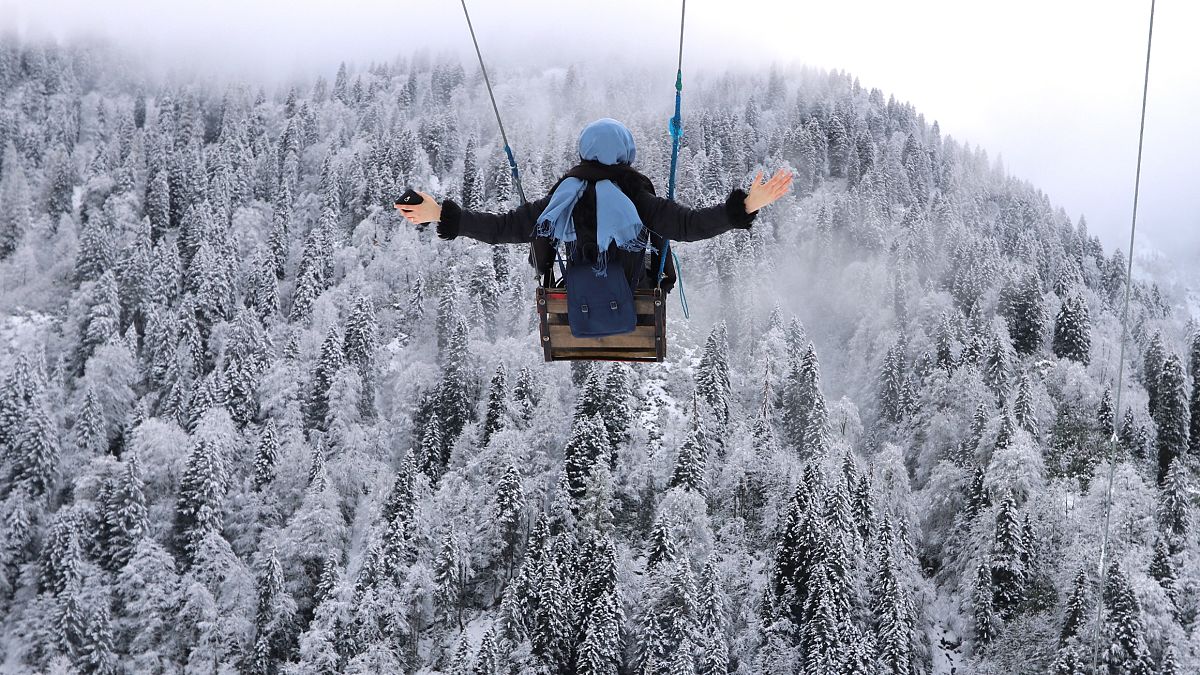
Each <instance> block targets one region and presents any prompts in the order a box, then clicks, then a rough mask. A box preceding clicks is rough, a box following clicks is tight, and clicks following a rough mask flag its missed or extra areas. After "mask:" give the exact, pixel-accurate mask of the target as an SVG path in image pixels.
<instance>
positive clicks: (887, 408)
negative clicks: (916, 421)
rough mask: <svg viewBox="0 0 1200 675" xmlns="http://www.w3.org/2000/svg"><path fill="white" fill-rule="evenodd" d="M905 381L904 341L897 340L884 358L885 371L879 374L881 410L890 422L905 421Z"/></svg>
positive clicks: (906, 408) (906, 409)
mask: <svg viewBox="0 0 1200 675" xmlns="http://www.w3.org/2000/svg"><path fill="white" fill-rule="evenodd" d="M904 383H905V377H904V343H903V341H902V340H897V341H896V343H895V344H893V345H892V348H891V349H889V350H888V353H887V356H885V357H884V358H883V371H882V372H881V373H880V374H879V412H880V414H881V415H882V416H883V418H884V419H885V420H887V421H889V422H892V423H897V422H901V421H903V420H904V418H905V415H906V413H907V412H908V406H907V405H906V403H905V400H904V398H905V391H904Z"/></svg>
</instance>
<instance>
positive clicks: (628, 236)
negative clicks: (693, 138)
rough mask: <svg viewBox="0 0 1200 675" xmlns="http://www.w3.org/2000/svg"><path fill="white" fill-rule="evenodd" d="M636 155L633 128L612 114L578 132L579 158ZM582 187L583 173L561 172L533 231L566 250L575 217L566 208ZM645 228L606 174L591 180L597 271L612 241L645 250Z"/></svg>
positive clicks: (622, 160) (621, 159) (607, 160)
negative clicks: (579, 175) (576, 175)
mask: <svg viewBox="0 0 1200 675" xmlns="http://www.w3.org/2000/svg"><path fill="white" fill-rule="evenodd" d="M636 157H637V146H635V145H634V142H633V134H631V133H629V129H627V128H625V125H624V124H621V123H620V122H618V121H616V120H614V119H609V118H607V117H606V118H604V119H600V120H596V121H595V122H592V123H591V124H589V125H587V126H586V127H584V128H583V131H582V132H581V133H580V134H579V158H580V159H583V160H592V161H595V162H600V163H601V164H607V165H610V166H611V165H613V164H625V165H629V164H632V163H633V160H634V159H635V158H636ZM586 188H587V182H586V181H584V180H582V179H579V178H564V179H563V181H562V182H561V183H559V184H558V187H557V188H556V189H555V190H554V194H553V195H551V196H550V204H549V205H548V206H547V207H546V210H545V211H542V215H540V216H538V220H537V230H536V234H537V236H539V237H550V238H552V239H556V240H558V241H561V242H564V243H566V244H567V247H568V251H570V250H571V249H572V248H573V246H574V242H575V241H576V236H575V222H574V219H573V218H572V215H571V214H572V212H573V211H574V210H575V204H576V203H577V202H578V201H579V198H580V197H582V196H583V192H584V190H585V189H586ZM645 229H646V228H645V226H644V225H643V224H642V219H641V217H640V216H638V212H637V208H636V207H635V206H634V205H633V202H632V201H630V200H629V197H627V196H626V195H625V193H624V192H622V191H621V188H619V187H617V185H616V184H615V183H613V182H612V181H610V180H601V181H597V182H596V247H597V256H596V266H595V271H596V275H597V276H604V275H605V274H606V269H607V262H606V255H605V254H606V252H607V251H608V248H609V246H611V245H612V244H613V243H616V245H617V247H618V248H621V249H624V250H626V251H644V250H645V249H646V240H645V239H644V237H643V234H644V232H645Z"/></svg>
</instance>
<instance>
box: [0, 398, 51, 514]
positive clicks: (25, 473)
mask: <svg viewBox="0 0 1200 675" xmlns="http://www.w3.org/2000/svg"><path fill="white" fill-rule="evenodd" d="M35 386H36V387H37V389H36V390H35V391H34V393H33V394H32V396H31V397H30V401H29V403H28V405H26V406H25V407H24V410H23V413H24V418H23V419H22V420H21V422H20V424H19V426H18V427H17V429H16V434H15V438H13V442H12V449H11V451H10V453H9V457H8V460H9V461H8V464H9V466H8V476H7V477H6V478H7V480H6V481H5V482H6V483H7V485H6V486H5V487H6V489H5V490H4V492H5V493H8V492H10V491H11V490H12V489H14V488H15V489H21V490H24V491H25V493H26V494H27V495H29V496H30V497H34V498H37V497H41V496H44V495H47V494H48V493H49V492H50V491H51V490H52V489H53V487H54V482H55V480H56V479H57V477H58V467H59V460H60V458H59V453H60V452H61V449H60V447H59V437H60V433H61V432H60V431H59V429H58V425H57V424H55V421H54V417H53V415H52V414H51V402H50V396H49V394H48V393H47V392H46V391H45V385H44V384H42V383H40V382H38V383H36V384H35Z"/></svg>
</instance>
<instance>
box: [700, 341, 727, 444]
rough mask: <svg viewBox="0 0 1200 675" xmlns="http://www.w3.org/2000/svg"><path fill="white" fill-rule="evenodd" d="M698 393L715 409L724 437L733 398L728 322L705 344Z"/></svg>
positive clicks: (714, 414) (717, 430)
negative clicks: (730, 376) (730, 381)
mask: <svg viewBox="0 0 1200 675" xmlns="http://www.w3.org/2000/svg"><path fill="white" fill-rule="evenodd" d="M696 393H697V394H698V395H699V396H700V399H701V400H703V401H704V402H705V403H706V404H708V407H709V409H710V410H712V413H713V416H714V420H715V421H716V423H717V428H716V430H715V431H716V432H717V434H718V436H724V434H725V428H726V427H727V426H728V424H729V401H730V398H731V396H732V391H731V388H730V384H729V329H728V328H727V327H726V325H725V322H724V321H722V322H721V323H719V324H717V327H716V328H714V329H713V330H712V332H711V333H709V335H708V339H707V340H706V341H705V343H704V352H703V353H702V354H701V356H700V364H699V366H698V367H697V369H696Z"/></svg>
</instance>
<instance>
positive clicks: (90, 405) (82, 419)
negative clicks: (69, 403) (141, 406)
mask: <svg viewBox="0 0 1200 675" xmlns="http://www.w3.org/2000/svg"><path fill="white" fill-rule="evenodd" d="M103 415H104V411H103V410H101V407H100V399H99V398H98V397H97V396H96V388H95V387H93V386H91V384H88V387H87V389H86V390H85V393H84V396H83V402H82V405H80V406H79V412H78V413H76V415H75V428H74V429H73V432H74V433H73V435H74V437H75V446H76V447H77V448H79V449H80V450H81V451H83V452H84V453H85V454H88V455H102V454H104V453H105V452H107V451H108V429H107V426H106V425H105V423H104V417H103Z"/></svg>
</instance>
